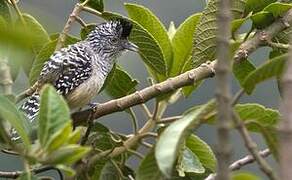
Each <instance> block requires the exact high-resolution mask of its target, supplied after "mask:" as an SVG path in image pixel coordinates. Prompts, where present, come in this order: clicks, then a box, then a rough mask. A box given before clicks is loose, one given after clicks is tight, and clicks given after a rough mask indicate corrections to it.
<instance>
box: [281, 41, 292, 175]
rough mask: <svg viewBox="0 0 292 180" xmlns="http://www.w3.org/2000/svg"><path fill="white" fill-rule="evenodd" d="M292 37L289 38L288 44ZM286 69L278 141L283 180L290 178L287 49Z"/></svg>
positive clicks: (291, 61)
mask: <svg viewBox="0 0 292 180" xmlns="http://www.w3.org/2000/svg"><path fill="white" fill-rule="evenodd" d="M291 42H292V36H291V37H290V43H291ZM286 67H287V69H286V71H285V73H284V75H283V77H282V90H283V100H282V102H281V107H280V109H281V112H282V115H283V119H282V121H280V124H279V138H280V139H279V140H280V151H279V159H280V175H281V178H282V179H283V180H288V179H291V177H292V171H291V167H292V156H291V152H292V141H291V139H292V111H291V108H292V49H291V46H290V48H289V57H288V61H287V66H286Z"/></svg>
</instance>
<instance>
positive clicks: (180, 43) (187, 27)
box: [170, 14, 201, 76]
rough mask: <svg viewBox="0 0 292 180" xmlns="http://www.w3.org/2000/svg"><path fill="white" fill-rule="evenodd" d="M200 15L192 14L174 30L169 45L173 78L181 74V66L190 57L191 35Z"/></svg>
mask: <svg viewBox="0 0 292 180" xmlns="http://www.w3.org/2000/svg"><path fill="white" fill-rule="evenodd" d="M200 17H201V14H194V15H192V16H190V17H189V18H187V19H186V20H185V21H184V22H183V23H182V24H181V25H180V26H179V27H178V29H177V30H176V33H175V34H174V36H173V38H172V40H171V43H172V47H173V63H172V66H171V69H170V75H171V76H175V75H178V74H180V73H181V72H182V69H183V66H184V64H185V63H186V61H187V60H188V59H189V56H190V55H191V51H192V46H193V34H194V31H195V29H196V24H197V23H198V21H199V19H200Z"/></svg>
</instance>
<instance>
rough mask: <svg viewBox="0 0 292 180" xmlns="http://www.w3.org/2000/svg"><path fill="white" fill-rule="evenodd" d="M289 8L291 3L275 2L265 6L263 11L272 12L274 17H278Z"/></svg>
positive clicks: (291, 6)
mask: <svg viewBox="0 0 292 180" xmlns="http://www.w3.org/2000/svg"><path fill="white" fill-rule="evenodd" d="M291 8H292V4H288V3H280V2H275V3H272V4H270V5H268V6H267V7H265V8H264V10H263V11H267V12H270V13H272V14H273V16H274V17H279V16H282V15H283V14H284V13H285V12H287V11H288V10H289V9H291Z"/></svg>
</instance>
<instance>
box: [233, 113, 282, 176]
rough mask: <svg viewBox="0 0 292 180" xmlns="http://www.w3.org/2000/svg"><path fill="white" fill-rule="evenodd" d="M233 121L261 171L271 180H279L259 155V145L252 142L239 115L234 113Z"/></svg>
mask: <svg viewBox="0 0 292 180" xmlns="http://www.w3.org/2000/svg"><path fill="white" fill-rule="evenodd" d="M232 115H233V121H234V123H235V124H236V127H237V129H238V131H239V133H240V135H241V137H242V139H243V140H244V144H245V147H246V148H247V149H248V150H249V152H250V153H251V155H252V156H253V157H254V159H255V161H256V162H257V163H258V165H259V167H260V169H261V170H262V171H263V173H265V174H266V175H267V177H268V178H269V179H271V180H277V179H278V177H277V176H276V175H275V173H274V172H273V169H272V168H271V167H270V165H269V164H268V163H267V161H266V160H265V159H264V158H263V157H262V156H261V155H260V154H259V152H258V149H257V144H256V143H255V142H254V141H253V140H252V138H251V136H250V135H249V133H248V131H247V129H246V127H245V125H244V123H243V122H242V121H241V119H240V118H239V117H238V115H237V114H236V113H235V112H234V111H233V114H232Z"/></svg>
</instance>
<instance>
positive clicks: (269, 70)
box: [243, 55, 287, 94]
mask: <svg viewBox="0 0 292 180" xmlns="http://www.w3.org/2000/svg"><path fill="white" fill-rule="evenodd" d="M286 58H287V55H282V56H278V57H275V58H273V59H271V60H268V61H267V62H266V63H264V64H263V65H261V66H260V67H258V68H257V69H255V70H254V71H252V72H251V73H249V75H248V76H247V77H246V79H245V80H244V82H243V87H244V90H245V91H246V93H248V94H251V93H252V91H253V90H254V88H255V86H256V85H257V84H258V83H260V82H263V81H265V80H267V79H269V78H272V77H275V76H280V75H281V74H282V72H283V67H284V65H285V62H286Z"/></svg>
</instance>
